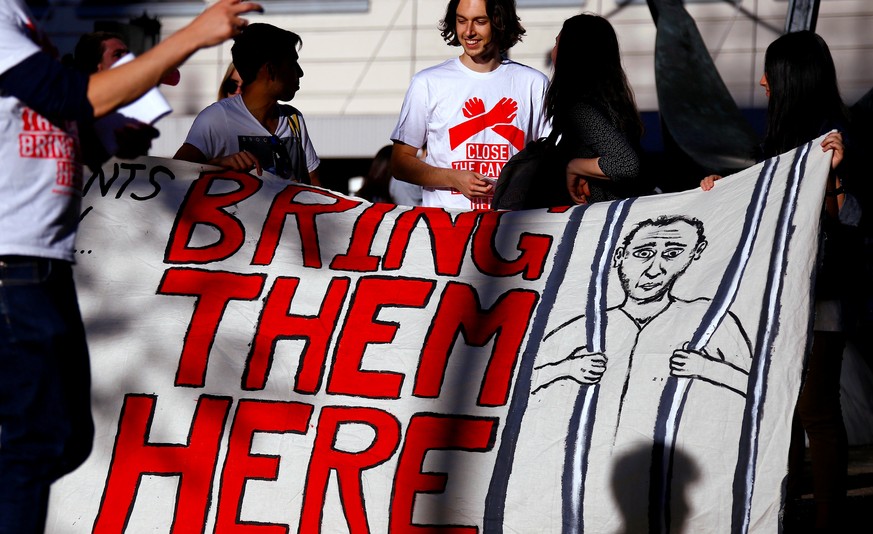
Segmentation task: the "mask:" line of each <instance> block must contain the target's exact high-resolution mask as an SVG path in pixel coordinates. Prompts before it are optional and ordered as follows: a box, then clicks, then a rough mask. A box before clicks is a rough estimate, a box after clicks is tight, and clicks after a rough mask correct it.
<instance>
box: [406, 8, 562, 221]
mask: <svg viewBox="0 0 873 534" xmlns="http://www.w3.org/2000/svg"><path fill="white" fill-rule="evenodd" d="M440 29H441V30H442V36H443V39H445V41H446V43H448V44H449V45H451V46H461V47H462V48H463V53H462V54H461V55H460V57H458V58H454V59H450V60H448V61H446V62H444V63H441V64H439V65H436V66H434V67H430V68H428V69H425V70H423V71H421V72H419V73H418V74H416V75H415V76H414V77H413V79H412V82H411V83H410V86H409V90H408V91H407V93H406V98H405V100H404V102H403V107H402V109H401V111H400V118H399V120H398V122H397V126H396V127H395V128H394V132H393V133H392V134H391V140H392V141H394V152H393V155H392V158H391V165H392V171H393V175H394V176H395V177H397V178H398V179H400V180H404V181H407V182H411V183H414V184H419V185H421V186H423V187H424V191H423V193H422V203H423V205H425V206H440V207H447V208H466V209H470V208H481V209H488V208H490V207H491V198H492V197H493V194H494V181H496V179H497V177H498V176H499V174H500V169H502V168H503V165H504V164H505V163H506V161H507V160H508V159H509V158H510V157H512V156H513V155H514V154H515V153H517V152H518V151H520V150H521V149H522V148H524V146H525V145H526V144H527V143H528V142H529V141H532V140H534V139H537V138H539V137H541V136H542V135H543V133H544V130H545V123H546V121H545V116H544V113H543V99H544V97H545V93H546V89H547V86H548V79H547V78H546V76H545V75H544V74H543V73H541V72H539V71H538V70H536V69H533V68H530V67H527V66H524V65H521V64H519V63H515V62H513V61H510V60H508V59H505V58H504V53H505V52H506V51H507V50H509V49H510V48H511V47H512V46H513V45H515V43H517V42H518V41H519V40H520V39H521V36H522V35H524V33H525V30H524V28H523V27H522V26H521V23H520V21H519V18H518V16H517V15H516V11H515V0H450V1H449V3H448V6H447V7H446V15H445V18H444V19H443V21H442V23H441V25H440ZM425 143H426V144H427V148H428V151H427V157H426V159H425V160H424V161H420V160H419V159H418V158H417V157H416V152H417V151H418V149H419V148H421V147H422V146H424V145H425Z"/></svg>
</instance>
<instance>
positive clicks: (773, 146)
mask: <svg viewBox="0 0 873 534" xmlns="http://www.w3.org/2000/svg"><path fill="white" fill-rule="evenodd" d="M760 84H761V86H762V87H763V88H764V91H765V92H766V95H767V97H768V103H767V133H766V137H765V138H764V142H763V146H762V156H763V158H771V157H774V156H778V155H779V154H781V153H783V152H786V151H788V150H791V149H793V148H794V147H796V146H798V145H801V144H803V143H805V142H807V141H809V140H810V139H814V138H816V137H819V136H821V135H823V134H825V133H827V132H829V131H831V130H837V131H835V132H832V133H830V134H828V135H827V136H826V137H825V139H824V141H823V142H822V144H821V148H822V150H824V151H825V152H827V151H833V156H832V159H831V169H832V171H831V173H830V176H829V177H828V181H827V184H826V192H825V202H824V206H823V209H822V233H823V240H822V247H821V249H820V253H819V268H818V272H817V274H816V277H815V324H814V332H813V339H812V350H811V352H810V353H809V360H808V364H807V365H808V367H807V370H806V376H805V378H804V383H803V386H802V387H801V391H800V397H799V398H798V401H797V406H796V408H795V413H794V421H793V425H792V435H791V447H790V450H789V471H788V487H787V492H788V499H789V501H788V506H789V507H790V506H792V504H793V503H792V500H796V499H799V498H800V494H801V485H802V481H801V478H802V471H803V459H804V450H805V439H804V432H805V434H806V437H807V438H808V439H809V451H810V456H811V460H812V476H813V495H814V497H815V511H816V516H815V528H816V531H821V532H841V531H842V527H843V525H842V516H843V510H844V507H845V501H846V489H847V480H846V476H847V468H848V439H847V436H846V427H845V424H844V422H843V415H842V408H841V405H840V368H841V365H842V358H843V349H844V347H845V334H844V332H843V325H844V324H845V321H844V318H843V309H842V301H843V300H844V299H845V298H846V297H847V296H848V293H847V290H848V291H852V290H853V285H852V284H851V282H850V281H848V280H847V279H846V278H847V277H850V276H849V273H850V271H851V269H852V265H853V261H852V260H851V259H850V257H849V256H848V253H849V252H850V250H851V249H852V245H851V244H850V243H851V239H852V235H853V234H852V228H851V227H852V226H856V225H857V224H858V220H857V219H858V214H859V213H860V211H859V204H858V202H857V199H856V198H855V197H854V196H852V194H851V191H852V186H853V185H854V184H853V183H852V182H851V179H850V178H851V177H850V176H847V174H846V172H845V171H846V170H847V167H846V165H845V163H844V154H845V153H846V148H845V145H844V137H843V133H842V132H845V130H846V128H847V127H848V125H849V119H848V112H847V110H846V107H845V105H844V103H843V101H842V98H841V97H840V91H839V86H838V83H837V76H836V68H835V66H834V61H833V58H832V56H831V53H830V49H829V48H828V45H827V43H826V42H825V41H824V39H822V38H821V37H820V36H819V35H817V34H815V33H814V32H811V31H798V32H794V33H789V34H785V35H783V36H781V37H779V38H778V39H776V40H775V41H773V42H772V43H770V46H769V47H768V48H767V51H766V54H765V57H764V74H763V76H761V82H760ZM846 139H847V138H846ZM720 178H721V177H720V176H715V175H713V176H707V177H706V178H704V180H703V181H702V182H701V187H702V188H703V189H704V190H709V189H711V188H712V187H713V185H714V183H715V181H716V180H719V179H720ZM847 178H849V179H847Z"/></svg>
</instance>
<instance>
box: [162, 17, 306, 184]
mask: <svg viewBox="0 0 873 534" xmlns="http://www.w3.org/2000/svg"><path fill="white" fill-rule="evenodd" d="M300 43H301V39H300V36H298V35H297V34H296V33H294V32H291V31H288V30H283V29H281V28H277V27H276V26H273V25H271V24H262V23H259V24H250V25H249V26H247V27H246V28H245V29H244V30H243V32H242V33H241V34H240V35H239V36H237V37H236V38H235V39H234V45H233V47H232V48H231V50H230V52H231V55H232V56H233V64H234V66H235V67H236V70H237V72H238V73H239V75H240V77H241V78H242V94H240V95H237V96H233V97H231V98H225V99H223V100H220V101H218V102H216V103H214V104H212V105H211V106H209V107H207V108H206V109H204V110H203V111H201V112H200V114H199V115H197V118H196V119H194V124H193V125H192V126H191V130H190V131H189V132H188V137H187V138H186V139H185V143H184V144H183V145H182V146H181V148H179V150H178V151H177V152H176V155H175V156H173V158H174V159H181V160H185V161H193V162H195V163H210V164H213V165H218V166H220V167H224V168H227V169H233V170H238V171H244V172H247V171H250V170H252V169H255V171H256V172H257V173H258V174H261V171H262V170H266V171H268V172H270V173H272V174H275V175H276V176H281V177H282V178H288V179H291V180H295V181H298V182H303V183H311V184H313V185H320V183H319V179H318V166H319V164H320V163H321V161H320V160H319V159H318V156H317V155H316V153H315V149H314V148H313V146H312V141H311V140H310V139H309V133H308V132H307V131H306V123H305V122H303V114H301V113H300V111H298V110H297V109H296V108H294V107H292V106H289V105H287V104H280V103H279V102H287V101H289V100H291V99H292V98H294V95H295V94H296V93H297V90H298V89H300V78H302V77H303V69H301V68H300V63H298V55H297V48H298V46H299V45H300Z"/></svg>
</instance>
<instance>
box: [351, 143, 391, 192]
mask: <svg viewBox="0 0 873 534" xmlns="http://www.w3.org/2000/svg"><path fill="white" fill-rule="evenodd" d="M390 181H391V145H387V146H383V147H382V148H380V149H379V151H378V152H376V156H375V157H374V158H373V161H372V162H371V163H370V170H368V171H367V175H366V176H364V182H363V184H362V185H361V187H360V189H358V191H357V192H356V193H355V196H356V197H359V198H363V199H364V200H369V201H370V202H394V200H393V199H392V198H391V192H390V190H389V183H390Z"/></svg>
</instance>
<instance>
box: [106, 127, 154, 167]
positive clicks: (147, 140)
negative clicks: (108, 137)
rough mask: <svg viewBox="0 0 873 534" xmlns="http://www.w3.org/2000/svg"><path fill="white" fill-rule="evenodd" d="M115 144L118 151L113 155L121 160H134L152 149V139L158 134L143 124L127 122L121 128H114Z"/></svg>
mask: <svg viewBox="0 0 873 534" xmlns="http://www.w3.org/2000/svg"><path fill="white" fill-rule="evenodd" d="M114 133H115V142H116V143H117V144H118V150H117V151H116V153H115V155H116V156H118V157H119V158H121V159H135V158H138V157H140V156H145V155H146V154H148V152H149V149H150V148H151V147H152V139H154V138H156V137H157V136H158V135H160V132H158V130H156V129H155V128H153V127H152V126H149V125H148V124H144V123H141V122H140V123H134V122H129V123H127V124H125V125H124V126H122V127H121V128H116V129H115V131H114Z"/></svg>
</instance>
